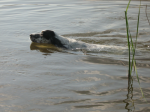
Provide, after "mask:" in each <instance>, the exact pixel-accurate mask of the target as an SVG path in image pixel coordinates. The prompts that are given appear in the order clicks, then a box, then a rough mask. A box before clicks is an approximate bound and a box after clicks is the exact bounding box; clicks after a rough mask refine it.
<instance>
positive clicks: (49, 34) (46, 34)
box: [41, 30, 55, 40]
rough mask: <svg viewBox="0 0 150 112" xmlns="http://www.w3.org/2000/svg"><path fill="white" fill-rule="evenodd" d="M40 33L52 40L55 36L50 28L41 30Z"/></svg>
mask: <svg viewBox="0 0 150 112" xmlns="http://www.w3.org/2000/svg"><path fill="white" fill-rule="evenodd" d="M41 35H42V36H43V37H44V38H46V39H47V40H53V38H55V33H54V32H53V31H51V30H45V31H42V33H41Z"/></svg>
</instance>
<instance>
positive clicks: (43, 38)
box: [30, 30, 65, 48]
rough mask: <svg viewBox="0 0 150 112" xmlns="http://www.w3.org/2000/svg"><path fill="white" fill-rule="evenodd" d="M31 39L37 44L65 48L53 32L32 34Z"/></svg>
mask: <svg viewBox="0 0 150 112" xmlns="http://www.w3.org/2000/svg"><path fill="white" fill-rule="evenodd" d="M30 39H31V41H32V42H35V43H47V44H53V45H55V46H57V47H63V48H65V47H64V45H63V44H62V43H61V41H60V40H59V39H58V38H57V36H56V34H55V32H54V31H51V30H44V31H42V32H41V33H40V34H31V35H30Z"/></svg>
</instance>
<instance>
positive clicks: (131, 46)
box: [125, 0, 144, 97]
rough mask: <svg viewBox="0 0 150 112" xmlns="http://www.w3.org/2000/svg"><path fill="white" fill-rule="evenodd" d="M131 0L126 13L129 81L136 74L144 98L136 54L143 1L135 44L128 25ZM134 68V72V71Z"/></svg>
mask: <svg viewBox="0 0 150 112" xmlns="http://www.w3.org/2000/svg"><path fill="white" fill-rule="evenodd" d="M130 2H131V0H129V3H128V5H127V8H126V11H125V20H126V31H127V42H128V52H129V64H128V65H129V68H128V80H130V79H131V78H132V73H135V74H136V76H137V80H138V83H139V87H140V90H141V93H142V97H144V94H143V91H142V89H141V86H140V81H139V77H138V72H137V68H136V60H135V53H136V46H137V37H138V29H139V18H140V7H141V0H140V6H139V12H138V20H137V30H136V39H135V42H133V39H132V35H131V33H130V28H129V23H128V16H127V12H128V8H129V5H130ZM133 67H134V72H132V71H133Z"/></svg>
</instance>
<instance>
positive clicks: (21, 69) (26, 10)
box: [0, 0, 150, 112]
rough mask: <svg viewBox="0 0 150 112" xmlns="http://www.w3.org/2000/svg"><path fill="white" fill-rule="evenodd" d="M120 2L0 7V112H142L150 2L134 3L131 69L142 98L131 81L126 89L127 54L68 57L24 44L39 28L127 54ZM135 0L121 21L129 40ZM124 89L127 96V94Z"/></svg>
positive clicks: (149, 79)
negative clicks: (134, 67)
mask: <svg viewBox="0 0 150 112" xmlns="http://www.w3.org/2000/svg"><path fill="white" fill-rule="evenodd" d="M127 3H128V1H123V0H122V1H115V0H114V1H101V0H94V1H92V0H74V1H73V0H51V1H48V0H42V1H41V0H37V1H29V0H26V1H24V0H1V1H0V25H1V27H0V31H1V36H0V47H1V49H0V52H1V53H0V111H2V112H80V111H82V112H113V111H114V112H128V111H136V112H148V111H150V107H149V105H150V87H149V85H150V76H149V73H150V55H149V54H150V38H149V37H150V32H149V31H150V26H149V23H148V20H147V17H146V13H145V9H146V5H147V12H148V13H147V16H148V18H149V19H150V13H149V11H150V8H149V7H150V3H149V1H142V6H141V14H140V28H139V38H138V46H137V53H136V59H137V67H138V73H139V77H140V82H141V87H142V88H143V92H144V94H145V97H146V99H147V102H145V101H144V99H141V93H140V89H139V85H138V82H137V79H136V75H134V78H133V82H131V83H130V85H128V79H127V71H128V66H127V65H128V53H127V52H121V51H120V52H112V51H103V52H101V51H99V52H95V51H90V52H87V51H84V50H83V51H82V50H80V51H71V50H62V49H61V48H56V47H55V46H53V45H46V44H35V43H31V41H30V39H29V35H30V34H31V33H40V32H41V31H42V30H44V29H50V30H54V31H55V32H57V33H58V34H60V35H63V36H65V37H67V38H73V39H76V40H78V41H83V42H86V43H89V44H100V45H107V46H109V45H112V46H113V45H114V46H118V47H127V40H126V27H125V18H124V11H125V9H126V6H127ZM138 6H139V1H132V2H131V5H130V7H129V12H128V17H129V23H130V29H131V33H132V35H133V36H135V33H136V23H137V13H138ZM128 88H129V89H128Z"/></svg>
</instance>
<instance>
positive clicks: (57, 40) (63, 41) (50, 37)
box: [30, 30, 124, 51]
mask: <svg viewBox="0 0 150 112" xmlns="http://www.w3.org/2000/svg"><path fill="white" fill-rule="evenodd" d="M30 39H31V41H32V42H35V43H46V44H53V45H54V46H56V47H60V48H64V49H71V50H78V49H79V50H83V49H86V50H88V51H93V50H98V51H108V50H109V51H112V50H114V51H115V50H116V49H121V48H122V49H124V48H123V47H120V46H119V47H118V46H107V45H97V44H88V43H85V42H81V41H77V40H75V39H70V38H66V37H63V36H60V35H58V34H57V33H56V32H54V31H52V30H44V31H42V32H41V33H40V34H31V35H30Z"/></svg>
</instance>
